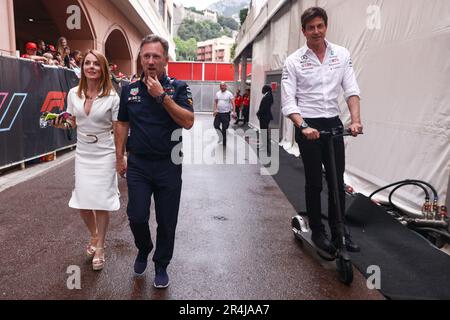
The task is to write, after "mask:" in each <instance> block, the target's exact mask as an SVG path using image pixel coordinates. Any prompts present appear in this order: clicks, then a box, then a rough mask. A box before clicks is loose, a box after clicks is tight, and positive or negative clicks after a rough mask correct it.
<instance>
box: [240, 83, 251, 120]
mask: <svg viewBox="0 0 450 320" xmlns="http://www.w3.org/2000/svg"><path fill="white" fill-rule="evenodd" d="M242 113H243V115H244V125H245V124H247V123H248V121H249V118H250V89H246V90H245V93H244V96H243V97H242Z"/></svg>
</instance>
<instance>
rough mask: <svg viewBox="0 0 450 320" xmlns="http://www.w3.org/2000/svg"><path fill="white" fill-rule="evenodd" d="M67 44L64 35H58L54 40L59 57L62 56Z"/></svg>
mask: <svg viewBox="0 0 450 320" xmlns="http://www.w3.org/2000/svg"><path fill="white" fill-rule="evenodd" d="M67 46H68V44H67V39H66V38H65V37H60V38H59V39H58V41H57V42H56V51H58V52H59V54H60V55H61V57H64V48H65V47H67Z"/></svg>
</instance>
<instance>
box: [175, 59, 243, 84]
mask: <svg viewBox="0 0 450 320" xmlns="http://www.w3.org/2000/svg"><path fill="white" fill-rule="evenodd" d="M167 68H168V74H169V75H170V76H171V77H174V78H176V79H178V80H184V81H234V64H232V63H214V62H169V65H168V67H167ZM240 69H241V68H240V67H239V71H240ZM251 72H252V65H251V64H250V63H249V64H247V76H249V75H250V74H251ZM239 75H240V73H239Z"/></svg>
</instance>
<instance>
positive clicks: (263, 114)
mask: <svg viewBox="0 0 450 320" xmlns="http://www.w3.org/2000/svg"><path fill="white" fill-rule="evenodd" d="M262 93H263V97H262V99H261V103H260V105H259V110H258V112H257V113H256V116H257V117H258V119H259V128H260V129H261V131H260V133H262V132H263V130H266V132H265V133H266V141H263V143H266V146H267V149H269V148H270V136H269V123H270V121H272V120H273V115H272V111H271V108H272V104H273V95H272V88H271V87H270V86H268V85H264V86H263V88H262Z"/></svg>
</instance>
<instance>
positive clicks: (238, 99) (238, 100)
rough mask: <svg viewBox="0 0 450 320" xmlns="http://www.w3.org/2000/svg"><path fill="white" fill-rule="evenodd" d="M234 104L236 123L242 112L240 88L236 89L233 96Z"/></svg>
mask: <svg viewBox="0 0 450 320" xmlns="http://www.w3.org/2000/svg"><path fill="white" fill-rule="evenodd" d="M234 105H235V106H236V121H235V122H234V124H238V123H239V121H240V118H241V114H242V96H241V90H240V89H237V90H236V96H235V97H234Z"/></svg>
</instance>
